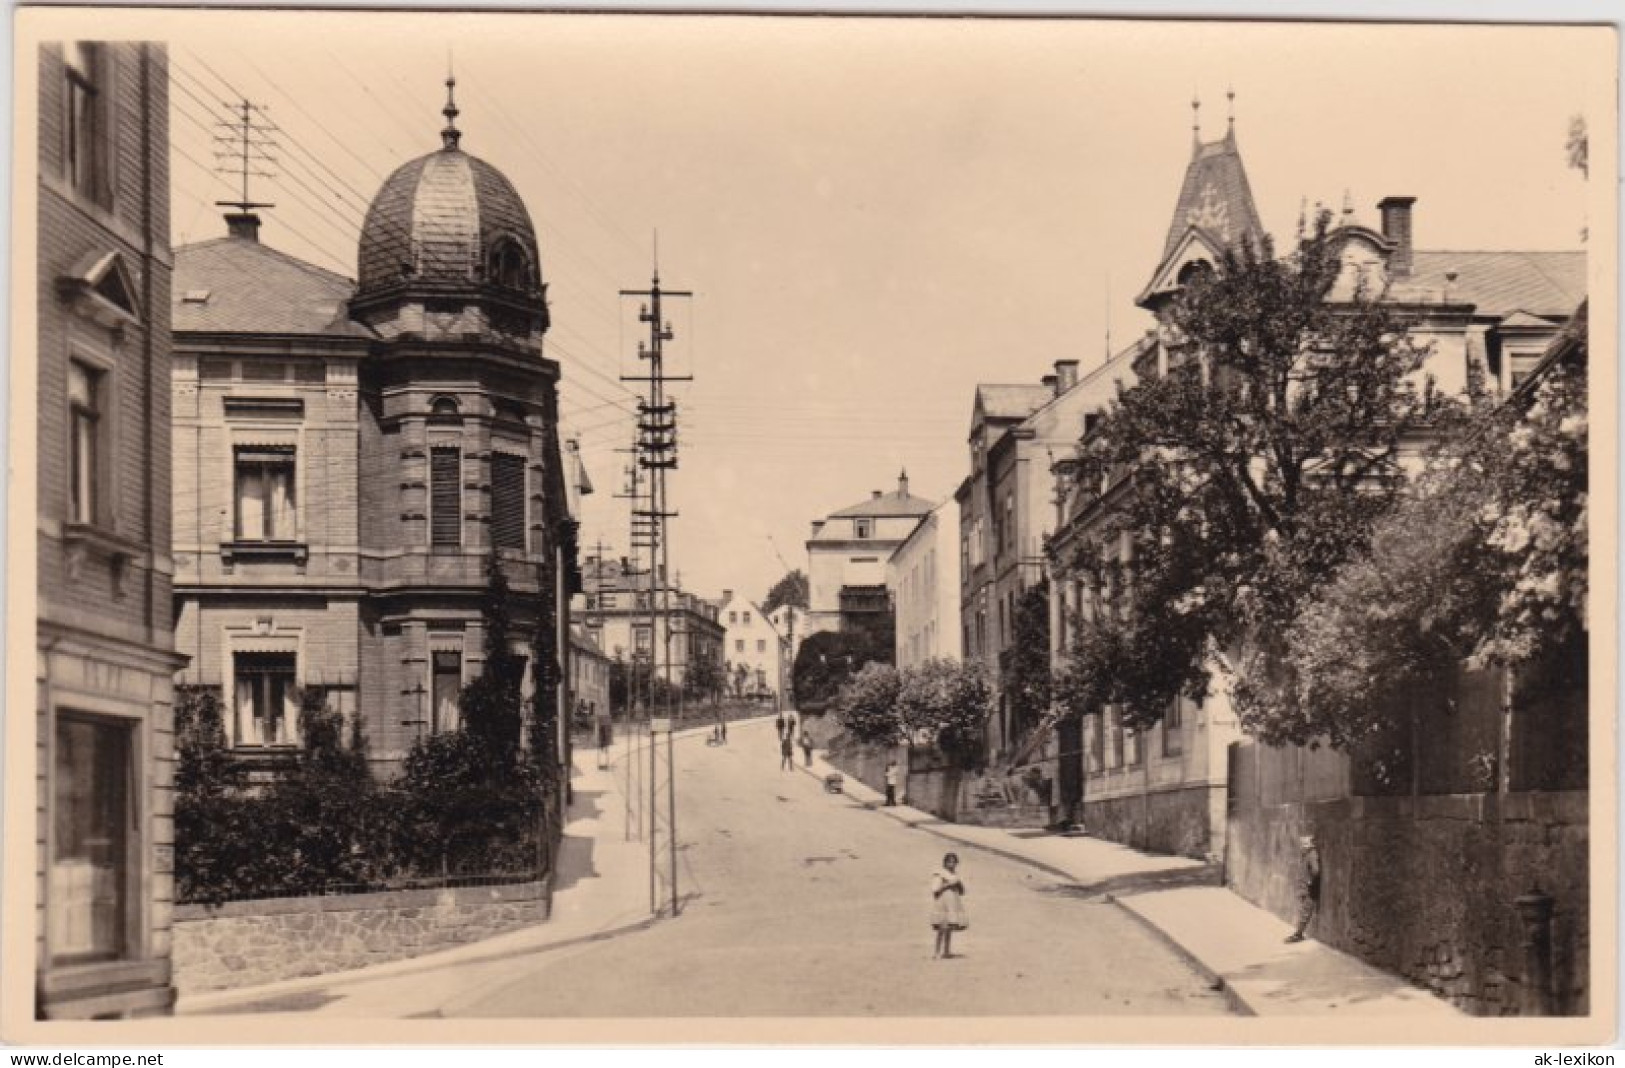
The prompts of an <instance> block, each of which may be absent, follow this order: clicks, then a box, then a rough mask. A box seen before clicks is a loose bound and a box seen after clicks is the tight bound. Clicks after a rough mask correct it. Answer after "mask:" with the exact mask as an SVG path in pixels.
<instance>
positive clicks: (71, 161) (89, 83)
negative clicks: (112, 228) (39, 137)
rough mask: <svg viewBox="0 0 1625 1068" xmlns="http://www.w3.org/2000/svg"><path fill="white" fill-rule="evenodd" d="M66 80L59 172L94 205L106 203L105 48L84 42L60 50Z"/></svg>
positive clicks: (107, 183)
mask: <svg viewBox="0 0 1625 1068" xmlns="http://www.w3.org/2000/svg"><path fill="white" fill-rule="evenodd" d="M63 60H64V63H65V71H64V73H65V75H66V77H67V92H66V101H67V115H66V116H65V117H64V119H65V122H64V139H65V143H64V144H63V146H62V162H63V169H64V171H65V172H66V177H67V179H68V182H69V183H70V184H71V185H72V186H73V188H74V190H75V191H76V192H78V193H81V194H83V195H84V196H86V197H89V198H90V199H92V200H95V201H97V202H98V203H103V204H105V203H106V202H107V200H108V199H109V198H108V193H109V191H110V189H111V184H110V183H109V182H108V181H107V165H108V159H107V141H108V129H107V96H106V94H105V93H104V92H103V91H102V90H103V87H104V85H105V83H106V80H107V47H106V45H103V44H99V43H93V42H88V41H79V42H75V43H70V44H68V45H67V47H66V48H65V49H64V50H63Z"/></svg>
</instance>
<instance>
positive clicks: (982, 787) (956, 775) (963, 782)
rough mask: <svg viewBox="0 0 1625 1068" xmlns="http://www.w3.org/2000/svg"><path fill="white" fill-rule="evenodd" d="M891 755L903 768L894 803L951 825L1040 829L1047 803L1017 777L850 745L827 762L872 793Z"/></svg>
mask: <svg viewBox="0 0 1625 1068" xmlns="http://www.w3.org/2000/svg"><path fill="white" fill-rule="evenodd" d="M894 755H895V757H896V759H897V763H898V764H899V765H900V766H901V767H904V768H906V769H907V776H906V778H905V780H904V786H903V796H902V797H901V798H899V801H901V802H903V803H905V804H907V805H909V806H911V807H913V808H917V809H920V810H921V811H923V812H929V813H931V814H932V815H934V816H938V817H940V818H942V819H945V820H948V821H950V822H955V823H972V824H980V825H983V826H992V827H1043V826H1045V825H1046V824H1047V823H1048V822H1049V814H1050V813H1049V805H1048V803H1047V800H1045V799H1043V798H1041V797H1040V796H1039V795H1038V794H1037V793H1035V792H1034V791H1033V790H1032V789H1030V788H1029V787H1028V785H1027V783H1026V782H1024V781H1023V780H1022V779H1021V777H1020V776H1006V775H1005V774H1003V772H1001V771H994V772H990V773H977V772H970V771H962V770H960V769H958V768H950V767H946V766H944V765H942V764H941V763H940V762H939V760H938V758H936V757H935V756H934V754H931V753H925V752H921V751H919V750H915V751H914V752H913V753H910V752H909V751H908V750H907V749H905V748H903V747H898V748H897V749H884V748H879V747H874V746H861V745H856V744H853V743H851V742H847V743H846V744H845V745H842V746H840V747H839V748H838V749H835V750H833V751H831V753H830V757H829V760H830V763H831V764H834V765H835V766H836V767H838V768H840V769H841V771H842V772H844V773H845V774H847V775H850V776H851V777H852V778H854V779H857V780H858V781H860V782H862V783H863V784H864V785H865V786H868V787H869V788H870V789H872V790H877V791H879V792H880V793H882V794H884V793H885V792H886V762H887V761H888V760H890V759H892V757H893V756H894Z"/></svg>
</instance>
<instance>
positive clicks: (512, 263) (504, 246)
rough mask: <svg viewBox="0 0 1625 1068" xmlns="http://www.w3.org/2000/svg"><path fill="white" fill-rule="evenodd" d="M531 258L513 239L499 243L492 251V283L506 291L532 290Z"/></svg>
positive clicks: (506, 239) (505, 239)
mask: <svg viewBox="0 0 1625 1068" xmlns="http://www.w3.org/2000/svg"><path fill="white" fill-rule="evenodd" d="M530 277H531V273H530V257H529V256H527V255H526V254H525V248H524V246H523V245H521V244H520V243H519V242H517V241H515V240H513V239H512V238H504V239H502V240H501V241H498V242H497V245H496V248H494V249H492V250H491V271H490V278H491V281H492V282H494V283H496V284H497V285H499V286H502V287H504V288H506V289H524V290H528V289H530V288H531V284H530Z"/></svg>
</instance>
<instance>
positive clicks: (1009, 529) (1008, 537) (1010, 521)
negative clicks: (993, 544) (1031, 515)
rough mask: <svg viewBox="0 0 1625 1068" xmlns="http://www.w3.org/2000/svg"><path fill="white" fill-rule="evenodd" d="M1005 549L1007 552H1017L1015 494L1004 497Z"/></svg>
mask: <svg viewBox="0 0 1625 1068" xmlns="http://www.w3.org/2000/svg"><path fill="white" fill-rule="evenodd" d="M1004 547H1005V549H1006V550H1007V551H1014V550H1016V548H1017V546H1016V498H1015V495H1014V494H1011V493H1007V494H1005V495H1004Z"/></svg>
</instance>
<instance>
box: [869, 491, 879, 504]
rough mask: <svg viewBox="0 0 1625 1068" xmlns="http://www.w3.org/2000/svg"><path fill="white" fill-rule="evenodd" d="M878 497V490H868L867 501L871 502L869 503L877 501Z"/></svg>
mask: <svg viewBox="0 0 1625 1068" xmlns="http://www.w3.org/2000/svg"><path fill="white" fill-rule="evenodd" d="M880 496H881V494H880V491H879V490H870V491H869V499H870V500H871V501H878V500H880Z"/></svg>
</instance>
